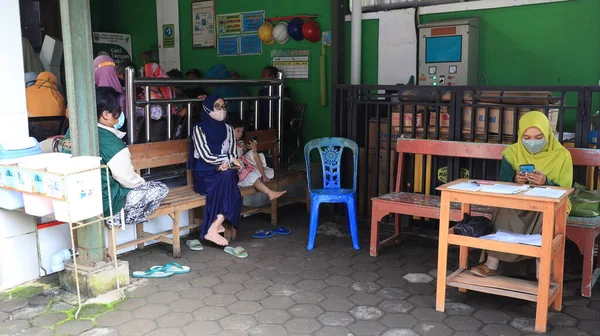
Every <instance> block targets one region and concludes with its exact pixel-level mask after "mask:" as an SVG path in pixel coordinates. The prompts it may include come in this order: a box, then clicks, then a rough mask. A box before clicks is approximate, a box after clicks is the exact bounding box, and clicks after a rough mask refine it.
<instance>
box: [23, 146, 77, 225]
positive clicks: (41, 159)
mask: <svg viewBox="0 0 600 336" xmlns="http://www.w3.org/2000/svg"><path fill="white" fill-rule="evenodd" d="M70 157H71V154H64V153H48V154H40V155H33V156H28V157H25V158H24V160H23V161H22V162H19V164H18V166H19V168H26V169H22V170H19V171H18V173H17V175H18V178H17V189H19V190H21V191H23V192H24V194H23V204H24V206H25V213H27V214H29V215H32V216H37V217H43V216H47V215H49V214H51V213H53V212H54V207H53V205H52V199H50V198H46V197H44V196H46V190H45V189H46V187H45V183H44V181H45V180H46V179H47V177H48V174H46V168H48V166H50V165H53V164H57V163H59V162H61V161H64V160H68V159H69V158H70ZM29 193H35V194H40V196H37V195H32V194H29Z"/></svg>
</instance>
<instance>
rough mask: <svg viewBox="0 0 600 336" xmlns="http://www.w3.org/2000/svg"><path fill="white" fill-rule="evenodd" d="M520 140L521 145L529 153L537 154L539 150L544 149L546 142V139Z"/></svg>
mask: <svg viewBox="0 0 600 336" xmlns="http://www.w3.org/2000/svg"><path fill="white" fill-rule="evenodd" d="M521 142H522V143H523V146H524V147H525V149H527V151H528V152H529V153H531V154H537V153H539V152H541V151H542V149H544V147H546V143H547V142H548V140H546V139H540V140H521Z"/></svg>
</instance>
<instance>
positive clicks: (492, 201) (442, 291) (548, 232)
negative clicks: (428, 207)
mask: <svg viewBox="0 0 600 336" xmlns="http://www.w3.org/2000/svg"><path fill="white" fill-rule="evenodd" d="M468 181H469V180H466V179H461V180H457V181H454V182H451V183H447V184H444V185H442V186H440V187H438V188H437V189H438V190H440V191H441V192H442V196H441V204H440V237H439V250H438V273H437V293H436V310H438V311H440V312H443V311H444V309H445V304H446V286H452V287H457V288H459V290H460V291H461V292H466V291H467V290H474V291H478V292H484V293H490V294H495V295H502V296H508V297H513V298H517V299H523V300H527V301H532V302H537V309H536V318H535V330H537V331H540V332H545V331H546V321H547V319H548V307H549V306H550V305H552V308H554V309H555V310H560V309H561V306H562V292H563V275H564V274H563V273H564V261H565V254H564V251H565V237H566V235H565V230H566V220H567V199H568V195H569V194H571V192H573V189H563V190H566V191H567V192H566V193H565V194H564V195H563V196H562V197H561V198H548V197H530V196H525V195H523V193H525V192H521V193H519V194H514V195H503V194H493V193H485V192H481V191H461V190H453V189H448V187H450V186H452V185H455V184H458V183H463V182H468ZM489 182H490V183H494V184H507V185H515V184H512V183H503V182H492V181H489ZM551 188H555V187H551ZM555 189H561V188H555ZM450 202H458V203H461V209H462V212H463V213H467V214H470V213H471V205H472V204H479V205H487V206H493V207H502V208H511V209H517V210H528V211H538V212H541V213H543V223H542V232H541V234H542V246H541V247H538V246H531V245H523V244H515V243H505V242H499V241H493V240H487V239H480V238H473V237H467V236H460V235H456V234H454V230H453V229H450ZM449 244H452V245H459V246H460V254H459V269H458V270H457V271H455V272H453V273H452V274H450V275H449V276H448V277H447V278H446V276H447V271H446V270H447V267H448V245H449ZM469 247H471V248H477V249H484V250H491V251H499V252H508V253H513V254H518V255H524V256H529V257H534V258H539V259H540V271H539V281H537V282H536V281H528V280H520V279H514V278H508V277H503V276H490V277H477V276H474V275H471V274H470V273H469V267H468V265H467V259H468V254H469ZM551 268H552V270H553V276H552V282H551Z"/></svg>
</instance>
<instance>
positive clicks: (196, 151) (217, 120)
mask: <svg viewBox="0 0 600 336" xmlns="http://www.w3.org/2000/svg"><path fill="white" fill-rule="evenodd" d="M202 110H203V112H202V117H201V121H200V122H199V123H198V124H196V125H195V126H194V129H193V131H192V141H190V158H189V166H190V169H191V170H192V171H193V176H194V191H196V192H197V193H199V194H201V195H204V196H206V206H205V207H204V217H203V221H204V225H202V232H201V233H200V238H201V239H206V240H209V241H211V242H213V243H215V244H217V245H220V246H226V245H228V244H229V242H228V241H227V239H225V238H224V237H222V236H221V235H220V233H221V232H225V231H226V228H225V226H224V225H225V221H228V222H229V223H231V225H232V226H233V228H236V229H237V227H238V224H239V221H240V216H241V211H242V195H241V193H240V189H239V188H238V185H237V183H238V170H239V169H240V168H241V166H242V165H241V163H240V161H239V160H238V158H237V151H236V147H235V135H234V131H233V128H232V127H231V126H229V125H227V124H226V123H225V117H226V115H227V104H226V103H225V101H224V100H223V99H222V98H221V97H218V96H214V95H211V96H208V97H207V98H206V99H205V100H204V102H203V104H202ZM227 229H229V228H227ZM226 235H227V233H226ZM198 243H199V242H196V241H195V240H190V241H188V242H187V243H186V244H187V245H188V247H190V248H191V249H193V247H192V246H191V244H193V245H197V244H198Z"/></svg>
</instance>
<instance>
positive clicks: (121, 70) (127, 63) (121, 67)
mask: <svg viewBox="0 0 600 336" xmlns="http://www.w3.org/2000/svg"><path fill="white" fill-rule="evenodd" d="M128 67H132V68H133V69H134V70H135V71H134V73H135V72H137V67H136V66H135V64H133V62H132V61H131V60H129V59H125V60H122V61H121V62H120V63H119V64H118V65H117V78H119V83H120V84H121V86H122V87H123V88H124V87H125V69H127V68H128ZM142 92H143V89H142V88H141V87H137V88H136V93H135V94H136V95H139V94H141V93H142Z"/></svg>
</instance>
